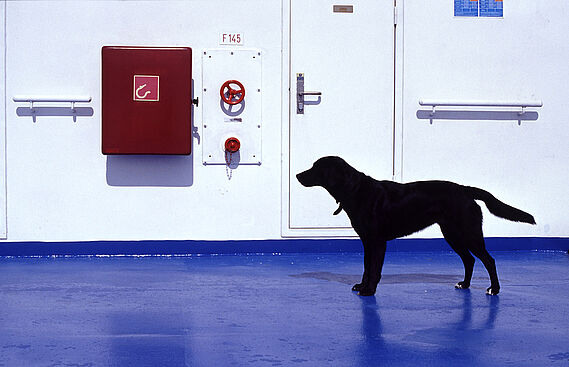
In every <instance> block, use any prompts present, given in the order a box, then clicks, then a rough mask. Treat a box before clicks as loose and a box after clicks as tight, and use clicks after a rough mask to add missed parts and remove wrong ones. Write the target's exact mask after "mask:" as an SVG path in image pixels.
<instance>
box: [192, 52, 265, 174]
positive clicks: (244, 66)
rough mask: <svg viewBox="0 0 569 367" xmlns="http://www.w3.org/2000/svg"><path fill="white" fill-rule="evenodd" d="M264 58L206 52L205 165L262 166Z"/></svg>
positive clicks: (258, 54) (204, 74)
mask: <svg viewBox="0 0 569 367" xmlns="http://www.w3.org/2000/svg"><path fill="white" fill-rule="evenodd" d="M261 56H262V54H261V51H259V50H242V49H239V50H233V49H223V50H220V49H217V50H204V51H203V53H202V71H203V72H202V75H203V80H202V85H203V90H202V101H203V105H202V106H203V115H202V116H203V121H202V122H203V129H202V132H203V164H205V165H208V164H225V165H228V166H230V167H236V166H237V165H239V164H257V165H260V164H261V162H262V160H261V129H262V121H261V102H262V99H261V96H262V90H261V84H262V83H261V82H262V80H261Z"/></svg>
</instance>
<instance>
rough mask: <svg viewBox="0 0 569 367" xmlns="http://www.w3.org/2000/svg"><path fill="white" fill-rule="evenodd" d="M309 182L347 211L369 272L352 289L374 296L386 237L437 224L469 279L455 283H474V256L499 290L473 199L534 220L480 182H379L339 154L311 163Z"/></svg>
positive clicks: (304, 176) (499, 212)
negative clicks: (472, 185) (477, 183)
mask: <svg viewBox="0 0 569 367" xmlns="http://www.w3.org/2000/svg"><path fill="white" fill-rule="evenodd" d="M296 177H297V179H298V181H299V182H300V183H301V184H302V185H304V186H307V187H310V186H322V187H323V188H325V189H326V190H327V191H328V192H329V193H330V195H332V196H333V197H334V199H336V202H338V203H339V204H340V206H339V207H338V210H336V212H334V214H338V213H339V212H340V211H341V210H342V209H343V210H344V211H345V212H346V214H348V217H349V218H350V221H351V223H352V227H353V228H354V230H355V231H356V233H357V234H358V235H359V236H360V239H361V240H362V243H363V246H364V274H363V277H362V282H361V283H359V284H356V285H354V287H353V288H352V290H353V291H359V295H361V296H371V295H374V294H375V290H376V287H377V284H378V283H379V280H380V279H381V269H382V267H383V260H384V257H385V247H386V242H387V241H389V240H392V239H395V238H398V237H402V236H406V235H409V234H411V233H414V232H417V231H420V230H422V229H424V228H426V227H428V226H430V225H432V224H435V223H438V225H439V226H440V227H441V231H442V233H443V236H444V238H445V240H446V241H447V242H448V243H449V245H450V247H452V249H453V250H454V251H455V252H456V253H457V254H458V255H459V256H460V258H461V259H462V262H463V263H464V280H463V281H462V282H459V283H457V284H456V288H461V289H466V288H468V287H469V286H470V280H471V278H472V270H473V268H474V257H472V255H471V253H472V254H473V255H474V256H476V257H478V258H479V259H480V260H481V261H482V263H483V264H484V266H485V267H486V270H487V271H488V275H490V281H491V284H490V288H488V289H487V290H486V293H487V294H490V295H495V294H498V292H499V291H500V283H499V282H498V275H497V274H496V265H495V262H494V259H493V258H492V256H490V254H488V251H486V247H485V245H484V237H483V235H482V211H481V209H480V207H479V206H478V205H477V204H476V202H475V201H474V200H482V201H484V203H485V204H486V207H487V208H488V210H489V211H490V213H492V214H494V215H496V216H498V217H500V218H504V219H508V220H511V221H515V222H525V223H530V224H535V220H534V219H533V217H532V216H531V215H530V214H528V213H526V212H523V211H521V210H519V209H516V208H514V207H511V206H509V205H507V204H504V203H503V202H501V201H499V200H498V199H496V198H495V197H494V196H492V194H490V193H488V192H486V191H484V190H482V189H478V188H476V187H469V186H461V185H458V184H455V183H453V182H447V181H419V182H411V183H407V184H399V183H396V182H392V181H377V180H374V179H373V178H371V177H369V176H366V175H365V174H363V173H361V172H359V171H357V170H356V169H355V168H353V167H352V166H350V165H349V164H347V163H346V162H345V161H344V160H343V159H342V158H339V157H324V158H320V159H319V160H317V161H316V162H314V165H313V166H312V168H310V169H309V170H307V171H304V172H302V173H299V174H298V175H296Z"/></svg>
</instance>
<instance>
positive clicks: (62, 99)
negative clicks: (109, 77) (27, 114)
mask: <svg viewBox="0 0 569 367" xmlns="http://www.w3.org/2000/svg"><path fill="white" fill-rule="evenodd" d="M12 100H13V101H14V102H27V103H29V104H30V109H31V110H33V109H34V103H36V102H49V103H59V102H69V103H71V109H72V110H75V103H76V102H91V96H23V95H17V96H14V97H13V98H12Z"/></svg>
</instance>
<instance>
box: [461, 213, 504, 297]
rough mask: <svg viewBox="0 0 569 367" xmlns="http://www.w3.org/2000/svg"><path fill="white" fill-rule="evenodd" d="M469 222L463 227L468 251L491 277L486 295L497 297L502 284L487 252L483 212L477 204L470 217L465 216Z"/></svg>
mask: <svg viewBox="0 0 569 367" xmlns="http://www.w3.org/2000/svg"><path fill="white" fill-rule="evenodd" d="M465 218H468V220H464V221H463V225H462V227H461V229H462V231H463V240H464V244H465V245H466V247H467V248H468V250H469V251H470V252H471V253H472V254H473V255H474V256H476V257H477V258H479V259H480V261H482V264H484V267H485V268H486V271H487V272H488V275H489V276H490V287H489V288H488V289H486V294H489V295H496V294H498V293H499V292H500V282H499V281H498V273H497V271H496V262H495V261H494V258H493V257H492V256H490V254H489V253H488V251H486V245H485V244H484V235H483V233H482V211H481V210H480V207H479V206H478V205H477V204H474V205H473V206H471V207H470V216H465Z"/></svg>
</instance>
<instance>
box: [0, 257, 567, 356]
mask: <svg viewBox="0 0 569 367" xmlns="http://www.w3.org/2000/svg"><path fill="white" fill-rule="evenodd" d="M493 255H494V257H495V259H496V262H497V266H498V274H499V276H500V280H501V283H502V290H501V293H500V295H499V296H487V295H486V294H485V293H484V292H485V289H486V287H488V285H489V280H488V277H487V274H486V272H485V270H484V268H483V266H482V264H481V263H480V262H479V261H478V262H477V263H476V267H475V274H474V279H473V284H472V288H471V289H470V290H456V289H454V284H455V283H456V282H457V281H458V280H461V276H462V271H463V270H462V263H461V261H460V259H459V258H458V256H456V255H454V254H450V253H442V252H437V253H388V254H387V259H386V265H385V267H384V277H383V279H382V282H381V283H380V285H379V287H378V292H377V294H376V296H374V297H359V296H357V295H356V294H354V293H352V292H351V291H350V288H351V285H352V284H353V283H356V282H358V281H359V280H360V277H361V271H362V265H361V264H362V256H361V254H353V253H351V254H298V255H272V254H271V255H234V256H232V255H223V256H210V255H208V256H187V257H183V256H176V257H102V258H101V257H64V258H0V366H413V367H415V366H460V365H462V366H507V365H511V366H543V365H548V366H568V365H569V344H567V340H569V306H568V304H569V256H568V255H567V254H566V253H561V252H553V253H546V252H496V253H493Z"/></svg>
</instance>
